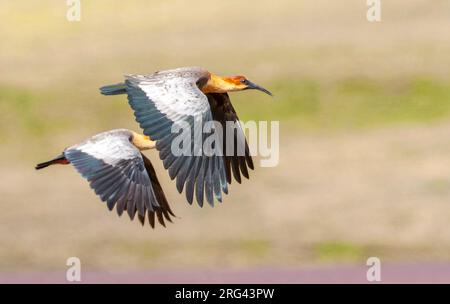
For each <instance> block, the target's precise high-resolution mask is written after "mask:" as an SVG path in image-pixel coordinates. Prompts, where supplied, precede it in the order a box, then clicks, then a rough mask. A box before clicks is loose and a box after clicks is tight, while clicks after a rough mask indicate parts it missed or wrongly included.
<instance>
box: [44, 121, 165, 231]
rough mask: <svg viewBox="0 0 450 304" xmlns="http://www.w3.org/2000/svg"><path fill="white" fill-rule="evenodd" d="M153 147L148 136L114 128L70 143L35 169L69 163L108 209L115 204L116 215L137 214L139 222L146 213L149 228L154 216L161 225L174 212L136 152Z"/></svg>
mask: <svg viewBox="0 0 450 304" xmlns="http://www.w3.org/2000/svg"><path fill="white" fill-rule="evenodd" d="M154 146H155V143H154V141H152V140H150V138H149V137H148V136H143V135H140V134H137V133H135V132H133V131H130V130H126V129H116V130H111V131H107V132H103V133H100V134H97V135H95V136H93V137H91V138H89V139H87V140H85V141H83V142H82V143H79V144H76V145H73V146H71V147H69V148H67V149H65V150H64V152H63V153H62V154H61V155H60V156H58V157H56V158H55V159H53V160H51V161H48V162H44V163H41V164H38V165H37V166H36V169H42V168H45V167H47V166H50V165H53V164H72V165H73V166H74V167H75V168H76V170H77V171H78V172H79V173H80V174H81V175H82V176H83V177H84V178H85V179H87V180H88V181H89V184H90V186H91V188H92V189H93V190H94V191H95V193H96V194H97V195H98V196H99V197H100V199H101V200H102V201H104V202H106V204H107V206H108V208H109V210H112V209H113V208H114V207H116V210H117V213H118V214H119V215H122V213H123V211H125V210H126V211H127V213H128V215H129V216H130V218H131V219H133V218H134V217H135V215H136V213H137V215H138V218H139V220H140V221H141V223H142V224H144V221H145V217H146V216H148V221H149V223H150V225H151V226H152V227H154V223H155V215H156V217H157V219H158V221H159V222H160V223H161V224H162V225H165V223H164V218H165V219H166V220H169V221H171V218H170V216H171V215H172V216H174V214H173V212H172V210H171V209H170V207H169V204H168V203H167V200H166V198H165V195H164V192H163V190H162V188H161V186H160V184H159V181H158V179H157V177H156V173H155V170H154V168H153V166H152V164H151V162H150V160H149V159H147V158H146V157H145V156H144V155H143V154H142V153H141V152H140V151H142V150H147V149H152V148H154Z"/></svg>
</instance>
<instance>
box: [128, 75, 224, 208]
mask: <svg viewBox="0 0 450 304" xmlns="http://www.w3.org/2000/svg"><path fill="white" fill-rule="evenodd" d="M208 76H209V74H208V72H207V71H205V70H203V69H200V68H182V69H175V70H169V71H162V72H157V73H155V74H152V75H148V76H142V75H129V76H126V81H125V88H126V91H127V93H128V101H129V104H130V105H131V107H132V108H133V110H134V114H135V117H136V120H137V122H138V123H139V125H140V126H141V128H142V129H143V130H144V134H146V135H148V136H150V137H151V138H152V139H153V140H155V141H156V148H157V149H158V150H159V155H160V158H161V160H162V161H163V164H164V167H165V168H166V169H168V171H169V175H170V177H171V179H174V178H176V179H177V180H176V185H177V189H178V191H179V192H180V193H181V192H182V191H183V188H184V187H185V192H186V198H187V200H188V202H189V203H190V204H192V201H193V196H194V189H195V196H196V200H197V202H198V204H199V205H200V206H202V205H203V200H204V196H206V200H207V201H208V203H209V204H210V205H213V204H214V196H215V197H216V198H217V200H218V201H221V200H222V192H224V193H227V192H228V188H227V182H226V172H225V166H224V162H223V158H222V157H221V155H217V154H214V153H205V151H204V150H203V149H202V148H203V144H204V142H205V140H206V139H207V138H209V137H210V136H213V137H214V138H215V139H216V142H217V143H219V142H220V138H219V137H218V136H217V134H216V132H215V129H214V128H211V130H210V132H208V133H204V132H202V131H203V127H204V126H205V124H206V123H212V122H213V117H212V113H211V109H210V106H209V102H208V99H207V97H206V95H205V94H203V93H202V92H201V91H200V89H199V87H198V85H200V84H201V83H202V82H205V81H207V78H208ZM174 125H175V126H180V127H181V128H184V129H185V126H186V125H187V126H189V127H190V132H183V133H172V127H173V126H174ZM180 137H181V138H182V139H186V140H187V141H186V142H188V143H189V144H188V147H185V146H184V140H183V141H182V142H183V143H182V145H180V146H179V148H181V149H183V150H184V149H186V148H188V149H187V150H189V151H190V152H191V154H190V155H186V154H183V155H176V153H175V154H174V153H173V152H172V142H173V141H174V139H175V138H178V139H180ZM219 144H220V143H219ZM213 146H214V145H213ZM217 148H219V147H217ZM185 185H186V186H185Z"/></svg>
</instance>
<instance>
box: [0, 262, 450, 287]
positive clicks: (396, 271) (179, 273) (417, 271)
mask: <svg viewBox="0 0 450 304" xmlns="http://www.w3.org/2000/svg"><path fill="white" fill-rule="evenodd" d="M366 273H367V268H365V267H363V266H357V265H340V266H337V267H336V266H333V267H330V266H321V267H303V268H292V267H291V268H286V267H281V268H259V269H209V270H151V271H135V272H117V271H110V272H108V271H103V272H101V271H99V272H88V273H82V275H81V283H83V284H95V283H103V284H119V283H120V284H136V283H137V284H379V283H382V284H448V283H449V282H450V266H449V265H448V264H447V265H446V264H422V265H417V264H400V265H391V264H389V265H384V266H383V267H382V270H381V281H379V282H369V281H368V280H367V278H366ZM19 283H27V284H29V283H32V284H35V283H40V284H54V283H58V284H64V283H68V282H67V280H66V278H65V272H51V273H26V272H25V273H20V274H15V273H2V274H0V284H19ZM70 284H78V282H75V283H72V282H70Z"/></svg>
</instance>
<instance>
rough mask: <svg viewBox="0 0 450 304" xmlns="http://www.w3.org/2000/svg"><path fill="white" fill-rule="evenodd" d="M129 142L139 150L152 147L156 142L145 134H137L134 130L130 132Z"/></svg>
mask: <svg viewBox="0 0 450 304" xmlns="http://www.w3.org/2000/svg"><path fill="white" fill-rule="evenodd" d="M131 133H132V135H131V143H132V144H133V145H135V146H136V147H137V148H138V149H139V150H148V149H153V148H155V146H156V143H155V142H154V141H153V140H151V138H150V137H149V136H147V135H142V134H138V133H136V132H131Z"/></svg>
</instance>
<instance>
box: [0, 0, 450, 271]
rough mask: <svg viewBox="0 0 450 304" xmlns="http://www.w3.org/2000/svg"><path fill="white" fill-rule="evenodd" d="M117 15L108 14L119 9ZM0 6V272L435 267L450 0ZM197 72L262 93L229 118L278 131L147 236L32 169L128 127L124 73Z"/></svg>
mask: <svg viewBox="0 0 450 304" xmlns="http://www.w3.org/2000/svg"><path fill="white" fill-rule="evenodd" d="M119 8H120V9H119ZM66 10H67V7H66V5H65V2H64V1H62V2H60V3H57V2H53V1H27V2H26V3H25V2H23V3H19V2H17V1H2V2H1V3H0V26H1V28H2V30H1V31H0V39H1V41H5V42H6V43H2V44H0V71H2V72H1V73H0V118H1V119H0V166H1V171H0V178H1V180H2V183H0V202H1V204H2V207H3V208H2V212H1V213H0V223H1V226H0V227H1V228H0V229H1V232H0V271H1V272H5V273H10V272H16V271H26V272H33V271H37V272H39V271H59V270H61V269H65V268H66V266H65V261H66V259H67V258H68V257H69V256H77V257H79V258H80V259H81V261H82V263H83V265H84V266H86V267H87V268H88V269H94V270H96V269H97V270H98V269H100V270H111V271H113V270H114V271H120V270H137V269H148V268H151V269H153V270H155V269H156V270H158V269H160V270H161V269H163V270H166V269H186V270H187V271H188V270H190V269H192V268H198V267H203V268H211V267H215V268H226V267H227V268H228V267H232V268H236V269H239V268H244V269H245V268H252V267H255V268H259V267H261V268H267V267H281V268H282V267H303V266H305V265H331V264H333V265H334V264H341V263H350V264H351V263H358V264H361V263H364V262H365V260H366V259H367V257H368V256H378V257H380V258H381V259H382V261H389V262H392V263H399V262H411V261H422V262H431V261H433V262H440V261H441V262H443V263H444V262H445V261H448V260H449V259H450V233H449V232H448V229H447V226H448V218H449V216H450V200H449V199H450V170H449V169H448V168H450V166H449V165H450V77H449V74H448V67H449V63H450V40H449V39H448V37H450V35H449V34H450V32H449V29H450V26H449V25H450V19H449V18H448V12H450V3H449V2H448V1H434V2H433V4H430V3H429V2H428V1H422V0H412V1H406V0H403V1H395V3H393V2H386V1H384V2H383V6H382V14H383V15H382V22H381V23H377V24H373V23H369V22H367V21H366V19H365V14H366V5H365V1H356V0H354V1H353V0H348V1H345V5H342V3H341V2H339V3H330V2H329V1H314V2H308V1H289V0H283V1H277V2H272V1H259V2H258V5H254V4H253V3H247V2H244V1H208V2H207V1H203V2H202V3H201V4H200V5H199V7H198V8H196V9H192V4H191V3H188V2H185V1H150V2H149V1H140V0H139V1H138V0H133V1H128V2H126V3H125V2H119V1H95V2H92V1H91V2H87V1H82V21H81V22H78V23H77V22H67V20H66V19H65V14H66ZM190 65H200V66H204V67H206V68H208V69H209V70H211V71H214V72H216V73H218V74H225V75H226V74H244V75H246V76H248V77H249V79H251V80H254V81H255V82H256V83H259V84H261V85H263V86H265V87H267V88H268V89H270V90H271V91H273V92H274V93H275V96H276V97H275V99H274V100H271V99H269V98H267V97H266V96H263V95H262V94H258V93H256V92H243V93H236V94H233V96H232V98H233V102H234V104H235V107H236V108H237V110H238V113H239V114H240V118H241V119H243V120H248V119H257V120H280V126H281V141H282V142H281V148H280V154H281V155H280V164H279V166H278V167H275V168H257V169H256V171H255V172H252V174H251V180H250V181H245V182H244V183H243V185H240V186H238V185H232V186H231V193H230V195H229V196H228V197H226V199H225V202H224V203H223V204H222V205H219V206H217V207H215V208H214V209H212V208H210V207H208V206H206V207H204V208H203V209H200V208H198V207H196V206H192V207H191V206H188V205H187V204H186V203H185V200H184V196H182V195H179V194H177V193H176V191H175V190H174V189H175V187H174V185H173V183H172V182H170V181H169V178H168V175H167V173H166V172H165V171H163V170H162V166H161V165H160V164H159V163H158V160H157V157H156V155H155V154H154V153H151V152H150V153H147V155H149V156H150V157H151V158H152V160H154V163H155V166H156V167H157V171H158V173H159V176H160V180H161V182H162V184H163V187H164V189H165V190H166V193H167V195H168V198H169V199H170V201H171V202H172V205H173V207H174V211H175V212H176V214H177V215H178V216H179V217H180V219H176V220H175V223H174V224H171V225H169V226H168V227H167V229H162V228H160V227H158V228H157V229H156V230H154V231H153V230H151V229H150V228H148V227H140V226H139V225H138V223H130V222H129V220H128V219H125V218H120V219H119V218H118V217H117V216H116V215H115V214H113V213H111V214H110V213H109V212H108V211H107V210H106V208H105V206H103V205H102V203H101V202H100V201H99V200H98V199H97V198H96V197H95V195H94V194H93V193H92V192H91V190H90V189H89V187H88V186H87V183H86V182H85V181H83V180H82V179H81V178H80V177H79V176H78V175H77V173H76V172H75V171H74V170H73V169H72V168H67V167H55V168H51V169H49V170H47V171H42V172H35V171H34V169H33V167H34V164H35V163H37V162H39V161H43V160H46V159H47V158H49V157H52V156H54V155H56V154H58V153H59V152H60V151H61V150H62V149H63V148H64V147H66V146H69V145H71V144H73V143H76V142H78V141H80V140H82V139H84V138H85V137H88V136H91V135H92V134H95V133H97V132H99V131H103V130H106V129H111V128H118V127H128V128H132V129H135V130H138V127H137V125H136V124H135V123H134V121H133V118H132V114H131V111H130V110H129V108H128V105H127V104H126V102H125V100H124V98H123V97H120V96H119V97H103V96H100V94H99V93H98V87H99V86H101V85H104V84H109V83H114V82H118V81H120V80H121V78H122V75H123V74H125V73H150V72H152V71H155V70H159V69H166V68H172V67H177V66H190Z"/></svg>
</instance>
